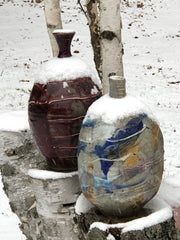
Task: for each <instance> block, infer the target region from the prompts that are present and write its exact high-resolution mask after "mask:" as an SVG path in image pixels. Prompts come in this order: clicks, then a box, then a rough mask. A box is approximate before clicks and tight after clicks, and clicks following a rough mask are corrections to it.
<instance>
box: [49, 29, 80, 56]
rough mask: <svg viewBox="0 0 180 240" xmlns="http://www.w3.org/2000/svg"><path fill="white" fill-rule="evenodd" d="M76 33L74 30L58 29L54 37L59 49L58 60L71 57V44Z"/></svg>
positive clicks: (54, 32)
mask: <svg viewBox="0 0 180 240" xmlns="http://www.w3.org/2000/svg"><path fill="white" fill-rule="evenodd" d="M74 34H75V32H74V31H72V30H65V29H56V30H55V31H53V35H54V37H55V39H56V41H57V44H58V47H59V54H58V58H65V57H71V56H72V55H71V42H72V38H73V36H74Z"/></svg>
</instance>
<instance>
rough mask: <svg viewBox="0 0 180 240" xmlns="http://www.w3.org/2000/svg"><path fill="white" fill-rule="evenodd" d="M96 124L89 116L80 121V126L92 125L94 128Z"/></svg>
mask: <svg viewBox="0 0 180 240" xmlns="http://www.w3.org/2000/svg"><path fill="white" fill-rule="evenodd" d="M95 126H96V121H95V120H92V119H91V118H90V117H88V118H87V119H86V120H85V121H83V123H82V128H85V127H92V128H94V127H95Z"/></svg>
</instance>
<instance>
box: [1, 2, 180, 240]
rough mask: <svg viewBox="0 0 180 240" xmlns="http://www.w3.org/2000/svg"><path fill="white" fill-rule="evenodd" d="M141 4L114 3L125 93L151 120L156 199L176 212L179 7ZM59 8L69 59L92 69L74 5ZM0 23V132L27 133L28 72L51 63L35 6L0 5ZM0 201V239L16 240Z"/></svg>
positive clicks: (82, 21) (31, 76)
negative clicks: (156, 128) (158, 133)
mask: <svg viewBox="0 0 180 240" xmlns="http://www.w3.org/2000/svg"><path fill="white" fill-rule="evenodd" d="M34 2H35V1H34ZM142 2H143V5H144V6H143V7H142V8H137V1H135V0H131V1H124V0H122V4H121V17H122V21H123V29H122V39H123V45H124V53H125V54H124V57H123V62H124V73H125V78H126V86H127V89H126V91H127V95H128V96H129V95H132V96H134V97H137V98H138V99H140V100H141V101H142V102H143V103H145V104H146V105H148V106H149V107H150V109H151V110H152V112H153V114H154V115H155V116H156V117H157V119H158V120H159V123H160V127H161V130H162V132H163V135H164V144H165V171H164V177H163V181H162V184H161V187H160V191H159V193H158V198H160V199H164V200H165V201H166V202H167V203H168V204H170V205H171V206H176V207H179V206H180V196H179V195H180V194H179V192H180V181H179V177H178V176H180V150H179V149H180V124H179V122H180V110H179V109H180V94H179V90H180V84H179V83H178V82H179V80H180V68H179V66H180V55H179V52H180V29H179V22H180V14H179V9H180V1H179V0H163V1H161V0H151V1H149V0H144V1H142ZM61 8H62V10H63V13H62V20H63V27H64V28H67V29H74V30H75V31H76V34H75V36H74V38H73V41H72V45H73V46H72V53H73V56H74V55H76V56H78V57H79V58H81V59H82V60H83V61H85V62H86V63H87V65H89V66H91V67H92V69H95V67H94V62H93V53H92V47H91V44H90V34H89V30H88V25H87V20H86V18H85V16H84V14H83V13H82V12H81V11H80V9H79V6H78V5H77V3H76V1H71V0H62V1H61ZM0 22H1V25H0V30H1V36H0V63H1V64H0V83H1V84H0V117H1V118H0V129H1V130H5V129H6V130H11V131H15V130H23V129H26V128H27V127H28V126H27V125H28V123H27V115H26V113H27V103H28V99H29V93H30V91H31V89H32V86H33V83H34V81H35V80H38V79H36V78H35V73H37V69H39V66H41V65H43V64H42V62H43V63H44V62H45V61H47V60H50V59H52V54H51V48H50V41H49V38H48V34H47V29H46V24H45V17H44V10H43V2H42V3H40V4H37V3H30V1H29V2H28V1H25V0H24V1H22V0H13V1H1V3H0ZM74 51H75V52H78V51H79V53H74ZM93 74H94V73H93ZM18 111H20V112H19V113H18ZM21 111H22V112H21ZM23 112H24V113H23ZM20 116H21V117H20ZM20 122H21V123H20ZM0 195H1V198H0V206H1V208H0V209H1V210H0V239H1V240H14V239H16V240H22V239H24V238H23V236H22V234H21V232H20V230H19V228H18V221H17V218H16V219H15V217H14V214H12V212H11V211H10V208H9V206H8V199H7V198H5V194H4V192H3V190H2V188H1V189H0ZM165 209H166V208H165ZM166 210H167V209H166ZM9 229H11V231H9Z"/></svg>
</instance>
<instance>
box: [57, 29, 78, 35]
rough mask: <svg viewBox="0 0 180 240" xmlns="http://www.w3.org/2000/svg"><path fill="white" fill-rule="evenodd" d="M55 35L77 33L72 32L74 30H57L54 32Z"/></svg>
mask: <svg viewBox="0 0 180 240" xmlns="http://www.w3.org/2000/svg"><path fill="white" fill-rule="evenodd" d="M53 33H55V34H56V33H61V34H67V33H75V31H74V30H72V29H64V28H63V29H55V30H54V31H53Z"/></svg>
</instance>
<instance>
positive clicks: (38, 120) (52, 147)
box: [28, 29, 101, 171]
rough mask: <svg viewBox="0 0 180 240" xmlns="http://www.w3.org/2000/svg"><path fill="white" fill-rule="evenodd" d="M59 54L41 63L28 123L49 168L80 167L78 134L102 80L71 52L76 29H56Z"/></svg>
mask: <svg viewBox="0 0 180 240" xmlns="http://www.w3.org/2000/svg"><path fill="white" fill-rule="evenodd" d="M53 33H54V36H55V38H56V40H57V43H58V45H59V49H60V50H59V55H58V57H55V58H53V59H51V60H49V61H47V62H45V63H43V64H42V67H41V69H40V70H39V73H38V74H37V76H36V81H35V83H34V86H33V89H32V92H31V95H30V99H29V104H28V114H29V124H30V128H31V130H32V133H33V136H34V138H35V141H36V143H37V146H38V147H39V149H40V152H41V153H42V154H43V155H44V157H45V158H46V159H47V162H48V165H49V168H50V169H53V170H57V171H74V170H77V148H78V137H79V131H80V127H81V123H82V120H83V118H84V116H85V114H86V111H87V109H88V107H89V106H90V105H91V104H92V102H93V101H95V100H97V99H98V98H99V97H100V96H101V91H100V85H99V82H98V81H99V80H98V79H97V78H96V76H94V75H93V74H92V72H91V70H90V68H89V67H88V66H87V65H86V64H85V63H84V62H82V61H81V60H80V59H79V58H77V57H75V56H72V55H71V52H70V45H71V40H72V38H73V36H74V31H71V30H64V29H63V30H55V31H54V32H53Z"/></svg>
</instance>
